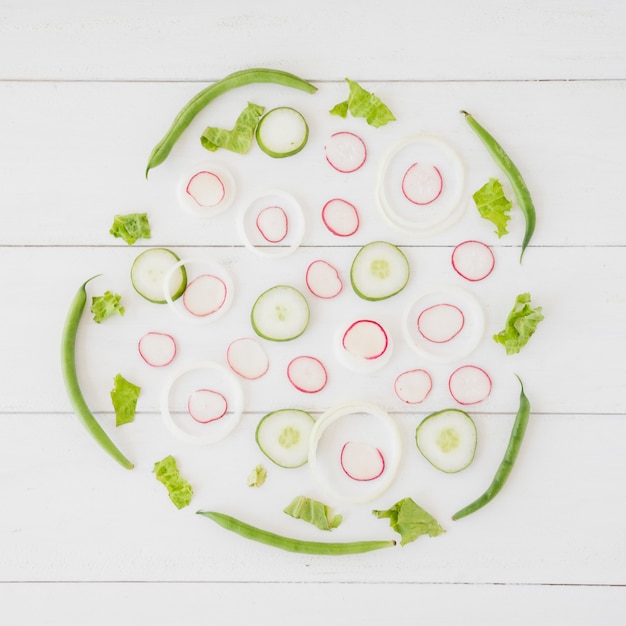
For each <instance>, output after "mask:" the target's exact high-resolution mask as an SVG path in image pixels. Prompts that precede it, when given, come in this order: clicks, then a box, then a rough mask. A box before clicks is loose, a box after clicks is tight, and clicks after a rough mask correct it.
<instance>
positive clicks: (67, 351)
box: [61, 276, 133, 469]
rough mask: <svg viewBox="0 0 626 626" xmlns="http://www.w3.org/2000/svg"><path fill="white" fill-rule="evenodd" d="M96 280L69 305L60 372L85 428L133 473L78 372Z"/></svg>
mask: <svg viewBox="0 0 626 626" xmlns="http://www.w3.org/2000/svg"><path fill="white" fill-rule="evenodd" d="M94 278H96V276H92V277H91V278H90V279H89V280H86V281H85V282H84V283H83V284H82V285H81V286H80V287H79V289H78V291H77V292H76V295H75V296H74V299H73V300H72V304H71V305H70V309H69V311H68V314H67V318H66V320H65V327H64V328H63V336H62V341H61V371H62V374H63V380H64V382H65V388H66V390H67V395H68V397H69V399H70V402H71V403H72V407H73V409H74V411H75V412H76V415H77V416H78V419H79V420H80V421H81V422H82V424H83V426H84V427H85V428H86V429H87V430H88V431H89V433H90V434H91V436H92V437H93V438H94V439H95V440H96V441H97V442H98V443H99V444H100V445H101V446H102V448H103V449H104V450H105V451H106V452H108V453H109V454H110V455H111V456H112V457H113V458H114V459H115V460H116V461H117V462H118V463H119V464H120V465H122V466H123V467H125V468H126V469H133V464H132V463H131V462H130V461H129V460H128V459H127V458H126V457H125V456H124V455H123V454H122V453H121V452H120V451H119V450H118V449H117V447H116V446H115V444H114V443H113V442H112V441H111V439H110V438H109V436H108V435H107V434H106V433H105V432H104V430H103V429H102V427H101V426H100V424H99V423H98V422H97V421H96V418H95V417H94V415H93V414H92V413H91V411H90V410H89V407H88V406H87V403H86V402H85V398H84V396H83V393H82V391H81V388H80V384H79V382H78V374H77V372H76V334H77V332H78V326H79V323H80V318H81V316H82V313H83V310H84V308H85V304H86V302H87V291H86V286H87V283H88V282H89V281H91V280H93V279H94Z"/></svg>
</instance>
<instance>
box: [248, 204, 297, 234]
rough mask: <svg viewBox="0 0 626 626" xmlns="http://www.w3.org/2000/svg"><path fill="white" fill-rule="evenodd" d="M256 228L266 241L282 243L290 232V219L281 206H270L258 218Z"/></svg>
mask: <svg viewBox="0 0 626 626" xmlns="http://www.w3.org/2000/svg"><path fill="white" fill-rule="evenodd" d="M256 227H257V228H258V229H259V232H260V233H261V235H262V236H263V238H264V239H265V240H266V241H269V242H270V243H279V242H281V241H282V240H283V239H284V238H285V237H286V236H287V233H288V232H289V219H288V218H287V214H286V213H285V211H284V210H283V209H282V208H281V207H279V206H268V207H265V208H264V209H262V210H261V211H260V213H259V214H258V215H257V216H256Z"/></svg>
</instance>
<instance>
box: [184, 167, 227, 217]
mask: <svg viewBox="0 0 626 626" xmlns="http://www.w3.org/2000/svg"><path fill="white" fill-rule="evenodd" d="M234 195H235V183H234V181H233V178H232V176H231V175H230V173H229V172H228V171H226V170H225V169H223V168H222V167H218V166H216V165H214V164H212V163H205V164H202V165H199V166H196V167H194V168H193V169H192V170H190V171H189V172H188V173H187V174H186V175H185V176H183V178H182V179H181V182H180V185H179V188H178V199H179V202H180V204H181V205H182V207H183V208H184V209H185V210H187V211H188V212H189V213H191V214H193V215H196V216H200V217H213V216H215V215H218V214H219V213H221V212H222V211H225V210H226V209H227V208H228V207H229V206H230V205H231V203H232V201H233V198H234Z"/></svg>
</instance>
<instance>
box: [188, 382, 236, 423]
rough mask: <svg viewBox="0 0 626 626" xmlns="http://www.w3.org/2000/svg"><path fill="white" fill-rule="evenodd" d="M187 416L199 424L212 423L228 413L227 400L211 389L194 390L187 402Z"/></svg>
mask: <svg viewBox="0 0 626 626" xmlns="http://www.w3.org/2000/svg"><path fill="white" fill-rule="evenodd" d="M187 410H188V411H189V415H191V417H193V419H194V420H196V422H199V423H200V424H208V423H209V422H214V421H215V420H218V419H220V418H222V417H224V415H226V411H228V400H226V398H225V397H224V396H223V395H222V394H221V393H219V392H218V391H213V390H212V389H196V390H195V391H194V392H193V393H191V394H190V395H189V399H188V400H187Z"/></svg>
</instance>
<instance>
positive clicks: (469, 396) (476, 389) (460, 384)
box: [448, 365, 491, 404]
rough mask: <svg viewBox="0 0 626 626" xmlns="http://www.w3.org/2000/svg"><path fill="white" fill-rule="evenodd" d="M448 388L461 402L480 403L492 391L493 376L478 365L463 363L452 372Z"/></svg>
mask: <svg viewBox="0 0 626 626" xmlns="http://www.w3.org/2000/svg"><path fill="white" fill-rule="evenodd" d="M448 389H449V390H450V394H451V395H452V397H453V398H454V399H455V400H456V401H457V402H458V403H459V404H478V403H479V402H482V401H483V400H485V399H486V398H487V397H488V396H489V394H490V393H491V378H490V377H489V374H487V372H485V370H484V369H482V368H480V367H477V366H476V365H463V366H461V367H459V368H457V369H456V370H454V372H452V374H450V378H449V379H448Z"/></svg>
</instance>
